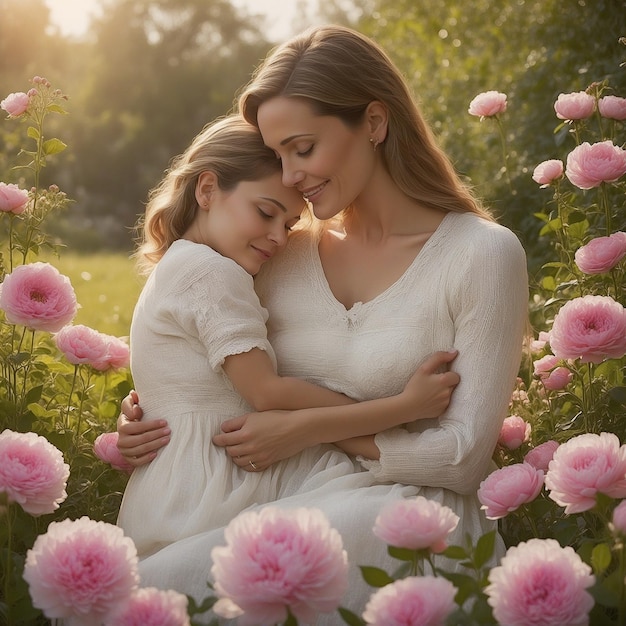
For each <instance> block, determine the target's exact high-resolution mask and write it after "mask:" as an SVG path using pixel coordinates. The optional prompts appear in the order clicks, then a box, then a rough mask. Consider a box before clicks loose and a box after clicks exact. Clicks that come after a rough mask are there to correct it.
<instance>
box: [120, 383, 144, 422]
mask: <svg viewBox="0 0 626 626" xmlns="http://www.w3.org/2000/svg"><path fill="white" fill-rule="evenodd" d="M122 413H123V414H124V415H126V417H127V419H129V420H140V419H141V418H142V417H143V411H142V410H141V407H140V406H139V396H138V395H137V392H136V391H134V390H133V391H131V392H130V393H129V394H128V395H127V396H126V397H125V398H124V399H123V400H122Z"/></svg>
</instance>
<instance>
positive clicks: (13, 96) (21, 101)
mask: <svg viewBox="0 0 626 626" xmlns="http://www.w3.org/2000/svg"><path fill="white" fill-rule="evenodd" d="M29 102H30V98H29V97H28V94H26V93H23V92H21V91H18V92H16V93H10V94H9V95H8V96H7V97H6V98H5V99H4V100H2V102H0V109H4V110H5V111H6V112H7V113H8V114H9V115H10V116H11V117H19V116H20V115H22V113H24V112H25V111H26V109H28V104H29Z"/></svg>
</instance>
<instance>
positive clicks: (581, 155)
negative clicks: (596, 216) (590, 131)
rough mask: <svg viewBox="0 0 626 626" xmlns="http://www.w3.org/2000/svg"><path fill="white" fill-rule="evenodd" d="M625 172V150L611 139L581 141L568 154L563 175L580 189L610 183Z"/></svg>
mask: <svg viewBox="0 0 626 626" xmlns="http://www.w3.org/2000/svg"><path fill="white" fill-rule="evenodd" d="M625 173H626V150H624V149H623V148H620V147H619V146H616V145H614V144H613V142H612V141H609V140H607V141H600V142H598V143H594V144H590V143H588V142H586V141H585V142H584V143H581V144H580V145H579V146H577V147H576V148H574V149H573V150H572V151H571V152H570V153H569V154H568V155H567V161H566V166H565V176H567V178H568V179H569V181H570V182H571V183H572V184H573V185H576V187H578V188H580V189H592V188H593V187H599V186H600V185H601V184H602V183H603V182H604V183H612V182H614V181H616V180H617V179H618V178H621V177H622V176H623V175H624V174H625Z"/></svg>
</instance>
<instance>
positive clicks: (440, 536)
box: [374, 496, 459, 554]
mask: <svg viewBox="0 0 626 626" xmlns="http://www.w3.org/2000/svg"><path fill="white" fill-rule="evenodd" d="M458 523H459V516H458V515H456V513H454V512H453V511H452V509H450V508H448V507H447V506H443V505H442V504H440V503H439V502H436V501H435V500H428V499H427V498H424V496H417V497H415V498H406V499H402V500H396V501H394V502H391V503H389V504H388V505H387V506H385V507H384V508H383V510H382V511H381V512H380V514H379V515H378V517H377V518H376V522H375V523H374V534H375V535H376V536H377V537H378V538H379V539H382V540H383V541H384V542H385V543H387V544H389V545H392V546H395V547H396V548H408V549H409V550H430V551H431V552H434V553H435V554H437V553H439V552H443V551H444V550H445V549H446V547H447V539H448V535H449V534H450V533H451V532H452V531H453V530H454V529H455V528H456V527H457V525H458Z"/></svg>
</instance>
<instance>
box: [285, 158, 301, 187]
mask: <svg viewBox="0 0 626 626" xmlns="http://www.w3.org/2000/svg"><path fill="white" fill-rule="evenodd" d="M302 180H304V172H303V171H302V170H299V169H297V168H295V167H292V166H290V165H289V163H286V162H285V161H283V185H285V187H296V186H297V185H298V183H300V182H301V181H302Z"/></svg>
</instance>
